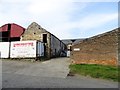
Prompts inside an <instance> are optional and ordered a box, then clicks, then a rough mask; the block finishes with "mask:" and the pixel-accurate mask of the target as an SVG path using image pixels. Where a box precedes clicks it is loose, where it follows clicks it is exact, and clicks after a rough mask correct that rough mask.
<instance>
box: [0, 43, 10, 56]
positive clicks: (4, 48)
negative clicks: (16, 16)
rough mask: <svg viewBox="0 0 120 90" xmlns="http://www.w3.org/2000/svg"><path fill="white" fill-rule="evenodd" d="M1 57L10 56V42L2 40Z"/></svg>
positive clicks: (0, 44)
mask: <svg viewBox="0 0 120 90" xmlns="http://www.w3.org/2000/svg"><path fill="white" fill-rule="evenodd" d="M0 54H1V55H0V56H1V57H0V58H8V57H9V42H0Z"/></svg>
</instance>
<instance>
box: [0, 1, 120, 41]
mask: <svg viewBox="0 0 120 90" xmlns="http://www.w3.org/2000/svg"><path fill="white" fill-rule="evenodd" d="M113 1H114V2H113ZM117 1H119V0H0V26H2V25H4V24H7V23H16V24H18V25H21V26H23V27H25V28H27V27H28V26H29V25H30V24H31V23H32V22H37V23H38V24H39V25H41V26H42V27H43V28H45V29H46V30H48V31H49V32H51V33H52V34H54V35H55V36H57V37H58V38H60V39H74V38H88V37H91V36H94V35H97V34H100V33H103V32H106V31H110V30H113V29H115V28H117V27H118V2H117Z"/></svg>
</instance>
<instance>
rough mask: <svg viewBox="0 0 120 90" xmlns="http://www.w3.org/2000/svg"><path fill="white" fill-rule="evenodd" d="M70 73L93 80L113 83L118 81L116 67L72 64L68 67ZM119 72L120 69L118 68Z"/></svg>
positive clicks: (119, 78)
mask: <svg viewBox="0 0 120 90" xmlns="http://www.w3.org/2000/svg"><path fill="white" fill-rule="evenodd" d="M69 68H70V73H72V74H79V75H84V76H91V77H93V78H102V79H108V80H113V81H119V82H120V77H119V74H118V67H116V66H105V65H96V64H72V65H70V66H69ZM119 71H120V68H119Z"/></svg>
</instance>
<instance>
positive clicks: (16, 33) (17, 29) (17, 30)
mask: <svg viewBox="0 0 120 90" xmlns="http://www.w3.org/2000/svg"><path fill="white" fill-rule="evenodd" d="M24 31H25V28H23V27H21V26H19V25H17V24H11V32H10V33H11V34H10V37H20V36H21V35H22V34H23V33H24Z"/></svg>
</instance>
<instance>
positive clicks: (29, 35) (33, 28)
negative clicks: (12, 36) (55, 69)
mask: <svg viewBox="0 0 120 90" xmlns="http://www.w3.org/2000/svg"><path fill="white" fill-rule="evenodd" d="M43 34H47V42H46V43H45V55H46V58H47V59H49V58H51V57H53V56H55V55H56V56H59V55H58V54H55V53H54V51H55V50H56V53H60V52H59V51H60V50H61V49H62V48H63V47H62V46H63V45H64V43H61V42H62V41H61V40H59V39H58V38H57V37H56V36H54V35H53V34H51V33H50V32H48V31H47V30H45V29H44V28H42V27H41V26H40V25H38V24H37V23H35V22H33V23H32V24H31V25H29V26H28V28H27V30H26V31H25V33H24V34H23V35H22V37H21V40H39V41H41V42H44V41H43ZM64 47H65V46H64ZM56 56H55V57H56Z"/></svg>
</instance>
